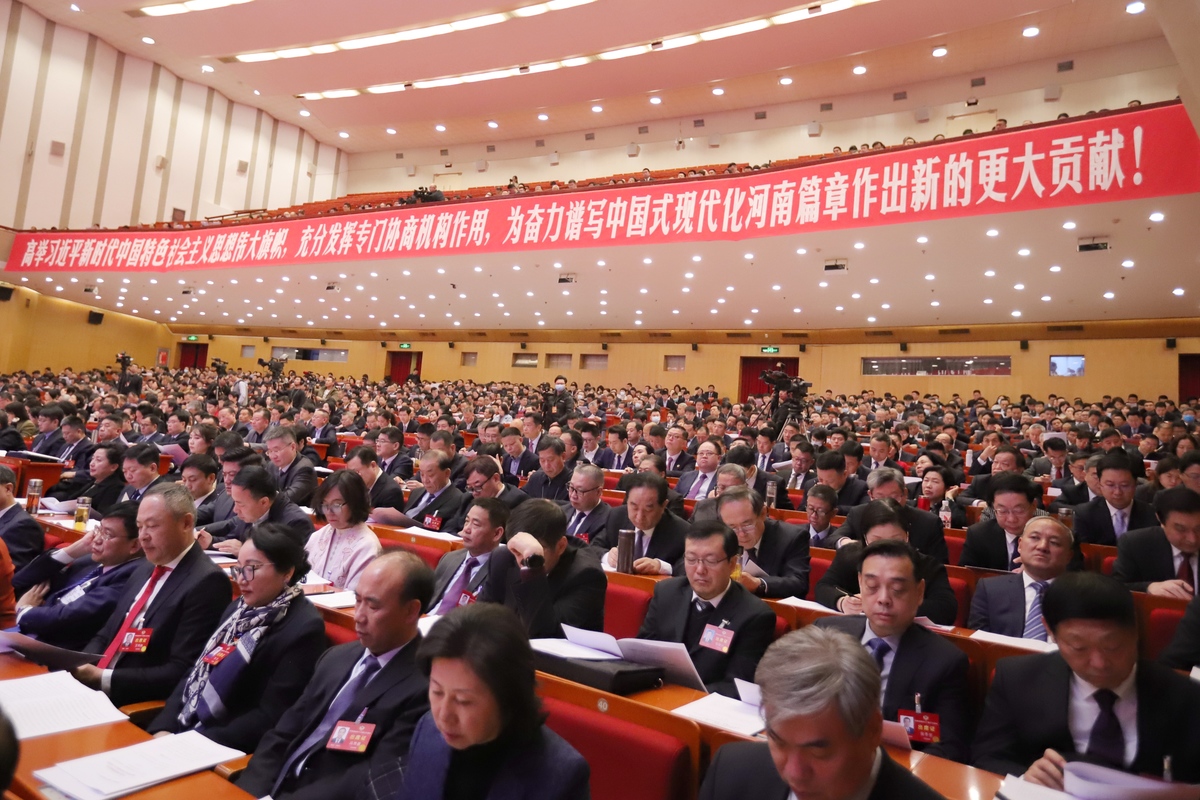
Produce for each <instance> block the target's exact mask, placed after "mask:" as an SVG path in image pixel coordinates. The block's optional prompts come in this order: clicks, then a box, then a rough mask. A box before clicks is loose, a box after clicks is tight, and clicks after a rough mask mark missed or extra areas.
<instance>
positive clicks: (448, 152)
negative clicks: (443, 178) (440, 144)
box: [438, 148, 450, 157]
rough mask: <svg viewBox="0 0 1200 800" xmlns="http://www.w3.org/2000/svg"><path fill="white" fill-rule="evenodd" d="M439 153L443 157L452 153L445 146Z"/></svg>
mask: <svg viewBox="0 0 1200 800" xmlns="http://www.w3.org/2000/svg"><path fill="white" fill-rule="evenodd" d="M438 153H439V154H440V155H441V156H443V157H445V156H448V155H450V151H449V150H447V149H445V148H443V149H441V150H439V151H438Z"/></svg>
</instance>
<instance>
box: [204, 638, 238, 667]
mask: <svg viewBox="0 0 1200 800" xmlns="http://www.w3.org/2000/svg"><path fill="white" fill-rule="evenodd" d="M234 650H237V642H232V643H231V644H223V645H221V646H220V647H216V648H214V649H213V651H212V652H211V653H206V654H205V656H204V663H205V664H208V665H209V666H214V667H215V666H216V665H217V664H220V663H221V662H222V661H224V660H225V656H227V655H229V654H230V653H232V652H233V651H234Z"/></svg>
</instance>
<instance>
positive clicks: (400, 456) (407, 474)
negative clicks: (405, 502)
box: [379, 452, 413, 483]
mask: <svg viewBox="0 0 1200 800" xmlns="http://www.w3.org/2000/svg"><path fill="white" fill-rule="evenodd" d="M379 466H380V468H382V469H383V474H384V476H386V477H388V478H392V479H395V478H399V479H400V480H402V481H406V480H408V479H409V478H411V477H412V476H413V460H412V459H411V458H409V457H408V456H407V455H405V454H404V453H403V452H400V453H397V454H396V455H394V456H392V460H391V461H389V462H387V463H386V464H385V463H384V462H383V460H382V459H381V460H380V462H379ZM395 482H396V481H395V480H392V483H395Z"/></svg>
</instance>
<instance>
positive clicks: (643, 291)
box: [638, 288, 650, 294]
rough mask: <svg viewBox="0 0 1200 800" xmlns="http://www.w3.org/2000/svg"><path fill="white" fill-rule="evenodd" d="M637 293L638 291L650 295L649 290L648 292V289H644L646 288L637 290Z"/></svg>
mask: <svg viewBox="0 0 1200 800" xmlns="http://www.w3.org/2000/svg"><path fill="white" fill-rule="evenodd" d="M638 291H639V292H641V293H642V294H649V293H650V290H649V289H646V288H642V289H639V290H638Z"/></svg>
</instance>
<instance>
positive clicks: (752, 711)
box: [671, 692, 766, 736]
mask: <svg viewBox="0 0 1200 800" xmlns="http://www.w3.org/2000/svg"><path fill="white" fill-rule="evenodd" d="M671 713H672V714H677V715H679V716H681V717H684V718H685V719H690V720H693V721H695V722H699V723H700V724H702V725H711V726H712V727H714V728H721V729H722V730H727V731H732V732H734V733H737V734H741V735H742V736H754V735H755V734H757V733H759V732H760V731H762V730H763V729H764V728H765V727H766V723H764V722H763V718H762V712H761V711H759V709H758V707H757V706H752V705H750V704H749V703H743V702H742V701H741V700H734V699H733V698H732V697H726V696H725V695H723V694H717V693H715V692H714V693H713V694H710V695H707V696H705V697H701V698H700V699H699V700H693V701H692V702H690V703H688V704H687V705H683V706H680V707H679V708H676V709H674V710H672V711H671Z"/></svg>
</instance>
